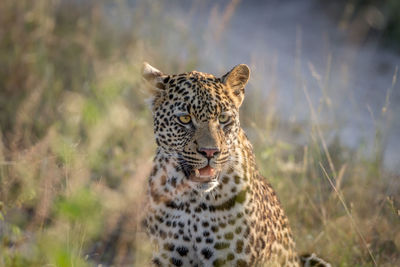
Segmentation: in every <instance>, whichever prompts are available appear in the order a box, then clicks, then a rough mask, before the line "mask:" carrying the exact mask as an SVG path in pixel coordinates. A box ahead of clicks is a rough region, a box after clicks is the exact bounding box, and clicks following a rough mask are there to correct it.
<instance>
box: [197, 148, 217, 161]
mask: <svg viewBox="0 0 400 267" xmlns="http://www.w3.org/2000/svg"><path fill="white" fill-rule="evenodd" d="M197 152H199V153H200V154H202V155H204V156H205V157H207V158H209V159H210V158H212V157H214V156H216V155H218V154H219V149H218V148H216V147H212V148H206V147H201V148H199V149H197Z"/></svg>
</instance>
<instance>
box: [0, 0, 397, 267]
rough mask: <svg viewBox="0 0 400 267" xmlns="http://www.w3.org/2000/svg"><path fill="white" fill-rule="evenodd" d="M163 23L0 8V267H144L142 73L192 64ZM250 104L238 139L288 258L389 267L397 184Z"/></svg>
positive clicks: (88, 6) (134, 10) (74, 10)
mask: <svg viewBox="0 0 400 267" xmlns="http://www.w3.org/2000/svg"><path fill="white" fill-rule="evenodd" d="M162 12H163V6H162V4H160V3H158V4H157V3H155V2H146V1H137V3H136V5H135V6H134V7H132V6H131V5H129V4H128V3H126V2H124V1H115V2H109V1H90V0H80V1H61V0H58V1H57V0H36V1H30V0H18V1H15V0H2V1H0V25H1V27H0V266H43V265H55V266H86V265H93V264H94V263H102V264H104V265H127V264H128V265H137V266H145V265H148V263H149V261H148V260H149V254H150V253H151V248H150V245H149V244H148V242H147V241H145V240H146V238H145V235H144V233H143V230H142V229H141V228H140V220H141V215H142V212H143V211H144V210H145V204H144V203H145V200H144V195H145V192H146V189H145V188H146V176H147V175H148V173H149V170H150V166H151V158H152V156H153V152H154V148H155V145H154V143H153V139H152V138H150V136H151V133H152V125H151V115H150V111H149V110H148V108H147V106H146V104H145V98H146V93H145V90H144V88H142V83H141V77H140V74H139V73H140V67H141V63H142V61H143V59H146V60H148V61H150V62H158V64H156V65H157V66H160V68H161V69H168V70H170V72H179V71H183V70H188V69H193V68H196V64H197V62H198V60H199V59H198V55H197V53H196V47H195V44H193V43H191V41H190V40H188V38H187V34H186V33H187V32H186V31H187V29H185V28H184V27H182V25H181V23H180V22H179V18H176V17H165V16H162ZM122 18H123V19H122ZM160 25H163V26H164V27H169V28H170V31H163V30H162V29H161V26H160ZM171 32H174V34H175V35H176V36H174V38H175V39H176V43H177V44H179V46H180V49H179V51H178V52H177V53H176V54H172V55H171V54H168V53H165V51H164V48H165V46H167V45H176V44H167V42H165V35H166V34H171ZM188 55H189V56H188ZM248 92H249V93H248V96H247V100H246V101H245V103H244V106H243V109H242V121H243V125H244V127H245V128H246V129H247V131H248V133H249V136H250V137H251V139H252V141H253V143H254V147H255V148H256V154H257V160H258V162H259V165H260V169H261V170H262V172H263V173H264V174H265V175H266V177H268V180H269V181H270V182H271V183H272V184H273V185H274V187H275V188H276V189H277V191H278V194H279V195H280V197H281V200H282V203H283V205H284V206H285V209H286V210H287V214H288V216H289V217H290V221H291V225H292V228H293V230H294V233H295V237H296V239H297V241H298V242H297V243H298V248H299V250H300V251H315V252H316V253H318V254H320V255H322V256H325V257H326V258H327V259H329V260H330V261H331V262H332V263H333V264H334V265H337V266H372V261H371V257H370V256H369V255H368V250H367V247H368V248H369V249H370V250H371V251H372V253H373V255H374V256H375V259H376V261H377V262H378V264H379V265H380V266H394V265H396V264H399V263H400V256H399V253H398V250H399V248H400V235H399V233H400V228H399V227H400V226H399V223H398V220H399V215H398V212H399V211H398V210H399V199H398V196H399V195H400V191H399V188H400V186H399V180H400V179H398V178H399V177H398V176H396V175H394V174H390V173H385V172H384V171H383V170H382V162H381V161H379V160H378V161H373V160H371V157H368V156H366V153H365V151H363V150H362V149H360V150H351V149H349V148H346V147H344V146H343V145H341V142H340V140H339V138H336V139H335V138H334V139H332V140H330V141H329V142H328V141H326V140H324V139H321V136H322V137H324V136H326V135H325V133H328V132H330V130H331V128H329V126H328V127H326V128H323V129H321V126H320V125H319V124H315V123H311V122H304V123H296V124H295V123H290V122H286V121H284V120H282V119H280V118H279V117H278V116H277V115H276V114H275V113H274V112H273V110H271V109H268V108H270V107H271V106H273V104H272V103H268V101H269V100H268V99H265V98H262V97H260V91H257V90H253V91H252V90H248ZM279 130H281V131H282V130H283V131H284V132H286V133H290V134H291V135H293V136H299V135H301V136H303V137H305V138H306V139H307V145H303V146H300V145H296V144H294V143H292V142H290V141H288V140H287V139H286V140H285V139H283V138H280V135H279V134H276V133H277V132H279ZM378 130H379V129H377V131H378ZM319 132H322V133H321V134H320V135H319V134H318V133H319ZM324 143H328V145H327V150H326V151H325V150H324V149H323V145H324ZM378 144H379V142H378ZM327 152H328V153H327ZM321 166H324V169H325V170H326V172H327V174H328V175H329V177H330V178H331V179H333V181H334V184H335V185H336V187H337V189H338V190H339V192H340V194H341V195H343V197H344V199H345V200H346V203H347V205H348V206H349V207H350V211H351V216H352V218H353V220H354V222H355V223H356V224H355V225H354V224H353V223H352V221H353V220H352V219H351V218H349V215H348V214H346V212H345V209H344V208H343V205H342V203H341V202H340V201H339V199H338V194H337V193H336V192H335V191H334V190H333V189H332V186H331V185H330V183H329V181H328V180H327V178H326V177H325V173H324V171H323V170H322V168H321ZM332 166H333V167H332ZM355 228H357V229H358V230H357V229H355ZM359 232H360V233H362V236H363V237H364V238H365V240H366V242H367V243H365V242H363V240H362V239H360V235H359V234H358V233H359Z"/></svg>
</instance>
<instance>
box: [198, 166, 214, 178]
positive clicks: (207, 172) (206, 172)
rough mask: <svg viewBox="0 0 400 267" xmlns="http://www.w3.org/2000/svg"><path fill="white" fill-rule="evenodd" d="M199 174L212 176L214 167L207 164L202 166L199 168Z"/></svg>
mask: <svg viewBox="0 0 400 267" xmlns="http://www.w3.org/2000/svg"><path fill="white" fill-rule="evenodd" d="M199 173H200V176H213V175H214V169H213V168H211V167H210V165H208V166H207V167H204V168H202V169H199Z"/></svg>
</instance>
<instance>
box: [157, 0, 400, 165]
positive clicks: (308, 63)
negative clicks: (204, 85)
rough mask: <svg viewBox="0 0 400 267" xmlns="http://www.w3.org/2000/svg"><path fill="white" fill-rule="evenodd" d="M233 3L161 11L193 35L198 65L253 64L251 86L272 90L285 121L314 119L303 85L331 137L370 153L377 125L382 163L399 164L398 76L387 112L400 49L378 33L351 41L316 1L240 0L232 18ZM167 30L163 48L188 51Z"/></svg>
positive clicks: (176, 5) (167, 5)
mask: <svg viewBox="0 0 400 267" xmlns="http://www.w3.org/2000/svg"><path fill="white" fill-rule="evenodd" d="M320 2H321V1H320ZM229 3H231V5H232V6H233V5H234V3H235V1H193V2H191V1H167V2H164V5H163V8H164V10H163V12H162V13H163V15H165V16H166V17H170V18H175V19H177V20H178V21H179V22H178V26H179V27H181V29H183V30H184V32H185V33H186V35H187V38H188V39H189V41H188V42H189V43H193V44H195V46H196V52H197V54H198V55H199V61H200V66H199V68H198V69H199V70H200V71H204V72H210V73H214V74H223V73H224V71H227V70H228V69H229V68H231V67H232V66H234V65H236V64H239V63H246V64H249V65H250V66H251V69H252V78H251V83H250V86H249V89H248V90H252V89H254V88H261V89H262V90H263V91H264V92H265V94H264V95H265V96H266V97H268V96H269V95H270V93H271V92H272V91H274V90H275V91H276V93H277V96H276V100H275V101H276V103H275V106H276V112H277V114H278V115H279V116H280V117H282V118H283V119H284V120H288V121H295V122H302V121H308V120H310V119H311V115H310V108H309V105H308V103H307V100H306V97H305V94H304V90H303V86H305V87H306V88H307V90H308V92H309V94H310V98H311V100H312V103H313V106H314V108H315V109H316V111H317V114H318V119H317V120H318V122H319V123H322V124H326V125H329V126H330V128H329V130H328V131H327V132H328V134H326V138H327V140H328V141H329V140H330V138H332V137H333V136H335V134H338V135H339V136H340V137H341V141H342V142H344V143H345V144H346V145H348V146H351V147H355V148H358V147H360V146H363V147H364V149H365V151H366V152H367V153H370V152H372V151H373V148H374V140H375V134H376V129H377V127H378V128H379V129H381V130H383V132H384V134H383V137H382V140H383V141H382V143H383V147H384V148H385V151H384V162H385V166H386V167H388V168H389V169H391V170H396V171H399V168H398V166H397V165H398V163H400V156H399V153H398V152H399V151H400V142H399V141H398V139H399V138H400V108H399V103H400V88H399V84H398V83H397V84H396V85H395V86H394V87H393V88H392V89H391V90H389V94H390V98H389V102H388V103H389V106H388V109H387V111H386V112H385V114H384V116H382V108H383V107H384V106H385V103H386V96H387V94H388V89H389V88H391V83H392V78H393V75H394V73H395V69H396V66H398V65H400V64H399V63H400V56H399V55H398V54H396V53H395V52H394V51H390V50H388V49H384V48H382V47H380V46H378V45H377V42H375V41H373V40H370V41H368V42H366V43H363V44H356V43H354V42H350V40H351V39H354V38H352V37H353V36H349V35H348V34H345V32H343V31H341V30H340V29H339V27H338V24H337V23H336V22H335V21H334V20H333V19H332V18H331V16H328V15H327V14H326V13H325V12H324V11H323V9H321V6H320V4H318V2H317V1H312V0H303V1H298V0H285V1H255V0H251V1H249V0H247V1H241V2H240V3H238V5H237V6H236V7H235V8H234V12H233V13H232V14H231V17H230V16H229V15H230V13H229ZM227 6H228V9H227ZM224 10H225V11H226V12H225V11H224ZM227 10H228V11H227ZM232 10H233V9H232ZM224 16H225V17H224ZM221 18H224V19H225V22H224V19H221ZM221 25H222V26H221ZM162 30H163V31H167V32H168V34H167V36H169V37H167V40H165V43H164V46H163V49H165V53H171V54H173V55H176V56H177V57H185V56H188V55H186V54H187V51H184V50H182V49H181V48H180V44H179V40H180V39H178V38H177V34H178V33H177V32H176V29H175V30H173V29H169V28H168V27H164V28H162ZM169 31H170V32H169ZM179 34H180V33H179ZM185 53H186V54H185ZM299 142H307V140H300V141H299Z"/></svg>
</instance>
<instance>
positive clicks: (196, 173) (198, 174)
mask: <svg viewBox="0 0 400 267" xmlns="http://www.w3.org/2000/svg"><path fill="white" fill-rule="evenodd" d="M194 173H195V175H196V177H200V172H199V170H198V169H195V170H194Z"/></svg>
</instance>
